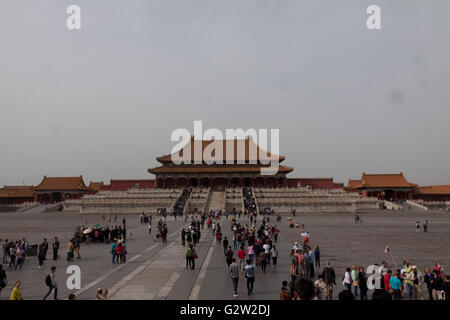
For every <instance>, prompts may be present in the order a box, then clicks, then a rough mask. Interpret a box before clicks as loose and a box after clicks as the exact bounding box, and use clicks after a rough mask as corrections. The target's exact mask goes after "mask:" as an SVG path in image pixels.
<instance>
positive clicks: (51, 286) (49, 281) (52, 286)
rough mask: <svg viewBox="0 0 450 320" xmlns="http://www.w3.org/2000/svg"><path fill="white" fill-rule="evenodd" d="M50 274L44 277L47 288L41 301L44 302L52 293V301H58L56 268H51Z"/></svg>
mask: <svg viewBox="0 0 450 320" xmlns="http://www.w3.org/2000/svg"><path fill="white" fill-rule="evenodd" d="M51 270H52V272H51V273H50V274H49V275H47V277H45V284H46V285H47V287H48V292H47V294H46V295H45V296H44V298H43V299H42V300H46V299H47V297H48V296H49V295H50V294H51V293H52V292H53V293H54V299H55V300H58V288H57V285H56V274H55V272H56V267H54V266H53V267H52V268H51Z"/></svg>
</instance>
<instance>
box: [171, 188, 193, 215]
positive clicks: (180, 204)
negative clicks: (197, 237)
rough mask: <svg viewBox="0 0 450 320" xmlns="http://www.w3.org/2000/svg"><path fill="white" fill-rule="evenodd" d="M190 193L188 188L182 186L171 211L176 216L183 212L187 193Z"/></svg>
mask: <svg viewBox="0 0 450 320" xmlns="http://www.w3.org/2000/svg"><path fill="white" fill-rule="evenodd" d="M190 194H191V189H190V188H184V189H183V192H182V193H181V195H180V197H179V198H178V200H177V202H175V205H174V206H173V209H172V210H173V213H174V215H177V216H182V215H184V214H185V209H186V203H187V201H188V199H189V195H190Z"/></svg>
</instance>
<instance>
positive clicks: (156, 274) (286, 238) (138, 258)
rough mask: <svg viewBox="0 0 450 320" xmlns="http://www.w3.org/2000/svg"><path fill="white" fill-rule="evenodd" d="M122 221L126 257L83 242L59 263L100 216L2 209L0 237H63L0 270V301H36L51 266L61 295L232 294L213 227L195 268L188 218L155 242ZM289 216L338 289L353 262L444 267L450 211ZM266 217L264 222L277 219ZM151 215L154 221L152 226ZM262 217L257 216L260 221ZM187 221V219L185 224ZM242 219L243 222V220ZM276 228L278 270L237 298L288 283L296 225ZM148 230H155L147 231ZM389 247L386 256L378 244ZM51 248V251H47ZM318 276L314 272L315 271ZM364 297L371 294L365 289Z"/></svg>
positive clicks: (266, 293) (267, 294) (131, 221)
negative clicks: (72, 271)
mask: <svg viewBox="0 0 450 320" xmlns="http://www.w3.org/2000/svg"><path fill="white" fill-rule="evenodd" d="M123 217H125V218H126V219H127V226H128V231H130V229H132V232H133V234H132V236H131V237H130V236H128V239H127V247H128V257H127V260H128V262H127V263H125V264H122V265H117V264H112V263H111V255H110V252H109V251H110V249H109V245H108V244H89V245H87V244H82V247H81V256H82V258H81V259H79V260H77V259H75V261H73V262H67V261H66V260H65V255H66V253H65V247H66V243H67V241H68V240H69V239H70V238H71V236H72V235H73V231H74V229H75V227H76V226H78V225H81V224H84V223H85V222H86V220H87V221H88V224H89V225H93V224H96V223H99V224H101V225H104V222H103V219H102V216H101V215H81V214H73V213H61V212H55V213H31V212H29V213H26V212H25V213H0V221H1V223H0V238H1V239H3V241H4V239H10V240H18V239H21V238H24V237H25V238H26V239H27V240H28V241H29V243H30V244H34V243H38V242H41V241H42V240H43V238H47V239H48V241H49V242H50V244H51V242H52V241H53V238H54V237H55V236H57V237H58V238H59V239H60V241H61V250H60V256H61V258H60V259H59V260H58V261H56V262H55V261H53V260H52V259H51V252H49V253H48V255H47V258H48V260H46V261H45V268H44V269H38V268H37V266H38V261H37V258H36V257H28V258H27V259H26V261H25V265H24V267H23V269H22V270H21V271H13V270H11V269H8V266H7V265H4V268H5V270H6V272H7V276H8V286H7V287H6V288H5V289H4V290H2V292H1V294H0V299H7V298H8V297H9V294H10V293H11V289H12V286H13V283H14V281H15V280H22V292H23V297H24V299H42V297H43V296H44V295H45V293H46V291H47V288H46V286H45V283H44V278H45V276H46V275H47V274H48V273H49V272H50V271H49V270H50V267H51V266H52V265H55V266H56V268H57V276H56V279H57V283H58V296H59V298H61V299H65V298H67V296H68V294H69V293H77V294H78V299H94V298H95V290H96V288H98V287H101V288H107V289H109V291H110V296H111V298H112V299H232V298H233V296H232V283H231V280H230V278H229V276H228V273H227V271H226V264H225V259H224V257H223V249H222V246H216V245H215V241H213V236H212V232H211V231H209V230H207V229H206V226H205V229H204V230H203V232H202V239H201V242H200V246H199V248H198V255H199V259H198V260H197V261H196V269H195V270H186V269H185V261H184V253H185V250H184V248H182V247H181V241H180V233H179V231H180V230H181V228H183V227H184V226H185V225H186V224H187V223H185V222H184V220H182V221H180V220H178V221H174V220H173V218H170V219H169V218H168V229H169V241H168V243H167V244H164V245H161V244H159V243H158V242H155V240H154V234H152V235H151V236H150V235H149V234H148V228H147V226H145V225H140V223H139V217H138V215H131V214H129V215H120V214H119V215H117V223H114V222H110V223H106V224H107V225H110V226H112V225H115V224H119V223H120V222H121V221H122V218H123ZM293 218H294V221H296V222H297V223H299V224H300V225H301V224H304V226H305V230H306V231H308V232H309V233H310V234H311V241H312V245H314V246H315V245H319V246H320V249H321V262H322V266H323V265H324V264H325V262H326V261H327V260H328V261H330V262H331V265H332V266H333V267H334V268H335V270H336V273H337V284H338V288H336V289H335V292H336V294H335V298H336V297H337V292H339V291H340V290H342V285H341V279H342V276H343V274H344V269H345V267H347V266H351V265H354V264H356V265H362V266H365V267H367V266H368V265H371V264H375V263H378V264H379V263H381V261H383V260H386V261H387V262H388V263H389V264H390V267H391V268H393V269H396V264H397V265H398V267H400V266H401V262H402V261H403V260H404V259H408V260H409V261H411V262H412V263H414V264H415V265H417V266H418V267H419V269H420V270H422V271H423V269H424V268H425V267H431V266H432V265H433V264H434V263H435V262H436V261H440V262H441V263H442V265H443V266H444V268H446V269H448V268H450V252H449V250H448V248H449V246H450V232H449V230H450V215H449V214H446V213H442V212H418V211H417V212H416V211H373V212H368V213H364V214H362V219H363V223H362V224H355V222H354V218H353V215H351V214H342V213H335V214H333V213H326V214H325V213H323V214H301V215H300V214H297V215H296V216H295V217H293ZM425 219H428V221H429V229H428V232H427V233H424V232H420V233H417V232H416V229H415V223H416V221H420V222H421V223H422V222H423V221H425ZM274 220H275V218H274V217H272V218H271V221H270V223H271V224H275V221H274ZM156 221H157V219H156V217H155V216H154V219H153V225H154V229H156V228H155V227H156ZM258 221H260V218H259V219H258ZM188 222H189V221H188ZM242 222H243V223H248V222H249V221H248V220H242ZM229 223H230V222H229V221H227V220H226V219H225V218H224V217H223V218H222V219H221V222H220V224H221V225H222V229H223V232H224V236H227V237H228V238H229V239H230V238H231V231H230V224H229ZM278 225H279V227H280V229H281V232H280V236H279V238H278V243H277V244H276V245H277V247H278V250H279V252H280V257H279V264H278V266H277V268H276V269H274V268H273V266H271V265H270V266H269V267H268V272H267V273H266V274H265V275H263V274H261V273H260V272H259V271H258V272H257V273H256V283H255V289H254V295H253V296H251V297H250V298H249V297H248V296H247V294H246V291H245V283H244V281H243V280H241V281H240V283H239V293H240V295H239V297H238V298H235V299H278V298H279V289H280V286H281V281H283V280H289V263H290V262H289V251H290V249H291V248H292V245H293V243H294V242H295V241H298V240H299V234H300V233H301V231H302V229H301V228H298V229H297V228H292V229H290V228H289V227H288V222H287V220H286V217H283V220H282V222H281V223H280V224H278ZM153 233H154V231H153ZM386 246H389V247H390V249H391V254H390V255H389V254H388V255H386V254H385V253H384V249H385V248H386ZM49 251H50V250H49ZM71 264H76V265H78V266H79V267H80V268H81V272H82V274H81V290H69V289H67V287H66V279H67V277H68V276H69V275H68V274H66V273H65V271H66V268H67V266H68V265H71ZM316 273H317V272H316ZM369 296H370V293H369Z"/></svg>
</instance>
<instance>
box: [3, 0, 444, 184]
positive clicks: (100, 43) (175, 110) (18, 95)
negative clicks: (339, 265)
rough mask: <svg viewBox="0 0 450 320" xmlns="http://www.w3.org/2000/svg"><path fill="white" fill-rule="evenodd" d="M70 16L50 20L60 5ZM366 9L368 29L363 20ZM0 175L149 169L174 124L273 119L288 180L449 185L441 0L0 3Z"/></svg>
mask: <svg viewBox="0 0 450 320" xmlns="http://www.w3.org/2000/svg"><path fill="white" fill-rule="evenodd" d="M71 4H76V5H79V6H80V7H81V10H82V29H81V30H78V31H69V30H67V28H66V24H65V23H66V19H67V16H68V15H67V14H66V8H67V7H68V6H69V5H71ZM371 4H377V5H379V6H380V7H381V10H382V11H381V21H382V22H381V23H382V30H375V31H369V30H368V29H367V28H366V19H367V14H366V8H367V7H368V6H369V5H371ZM0 8H1V10H0V36H1V38H2V50H0V70H1V72H0V108H1V117H0V145H1V153H0V165H1V166H0V187H1V186H3V185H20V184H22V183H23V181H24V182H25V184H33V185H37V184H39V183H40V182H41V180H42V178H43V176H44V175H47V176H79V175H82V176H83V178H84V181H85V183H86V184H88V183H89V181H91V180H92V181H104V182H105V183H109V180H110V179H153V178H154V176H153V175H151V174H149V173H148V172H147V169H148V168H152V167H155V166H156V165H157V164H158V163H157V161H156V160H155V158H156V157H158V156H161V155H164V154H168V153H170V151H171V149H172V147H173V146H174V145H175V144H176V143H175V142H171V141H170V135H171V133H172V131H173V130H174V129H177V128H186V129H188V130H190V131H192V130H193V121H194V120H202V121H203V125H204V130H205V129H207V128H218V129H220V130H222V131H223V132H224V131H225V129H227V128H230V129H234V128H244V129H249V128H257V129H259V128H261V129H271V128H277V129H280V154H282V155H284V156H285V157H286V160H285V161H284V162H283V163H282V164H283V165H286V166H290V167H293V168H294V171H293V172H292V173H291V174H289V175H288V177H290V178H294V177H295V178H300V177H304V178H311V177H333V178H334V180H335V181H336V182H344V183H345V184H346V183H347V181H348V179H359V178H360V177H361V174H362V172H366V173H400V172H403V174H404V175H405V177H406V179H407V180H408V181H410V182H413V183H417V184H419V185H431V184H450V166H449V163H450V150H449V149H450V148H449V145H450V125H449V119H450V107H449V102H448V101H450V90H448V86H449V84H450V61H449V59H448V57H449V56H450V38H449V37H448V30H450V21H449V19H448V17H447V16H448V12H450V2H449V1H445V0H436V1H433V4H432V5H428V6H425V5H424V4H423V1H420V0H398V1H395V2H393V1H387V0H371V1H368V0H351V1H350V0H349V1H345V2H342V1H335V0H321V1H317V0H315V1H313V0H301V1H300V0H285V1H279V2H275V1H270V0H246V1H242V0H230V1H223V0H185V1H176V0H135V1H109V0H97V1H89V0H70V1H68V0H59V1H56V0H41V1H38V2H37V1H32V0H3V1H2V3H1V4H0Z"/></svg>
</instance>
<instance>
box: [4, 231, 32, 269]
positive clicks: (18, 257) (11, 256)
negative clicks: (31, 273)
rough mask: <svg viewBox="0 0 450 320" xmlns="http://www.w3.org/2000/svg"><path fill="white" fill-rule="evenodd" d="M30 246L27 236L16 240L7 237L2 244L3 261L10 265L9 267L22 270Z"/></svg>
mask: <svg viewBox="0 0 450 320" xmlns="http://www.w3.org/2000/svg"><path fill="white" fill-rule="evenodd" d="M28 248H29V246H28V241H27V240H26V239H25V238H23V239H22V240H15V241H14V240H13V241H10V240H8V239H5V241H3V244H2V252H3V260H2V263H3V264H4V265H8V268H9V269H14V270H17V268H19V270H22V266H23V264H24V262H25V257H26V255H27V251H28Z"/></svg>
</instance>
